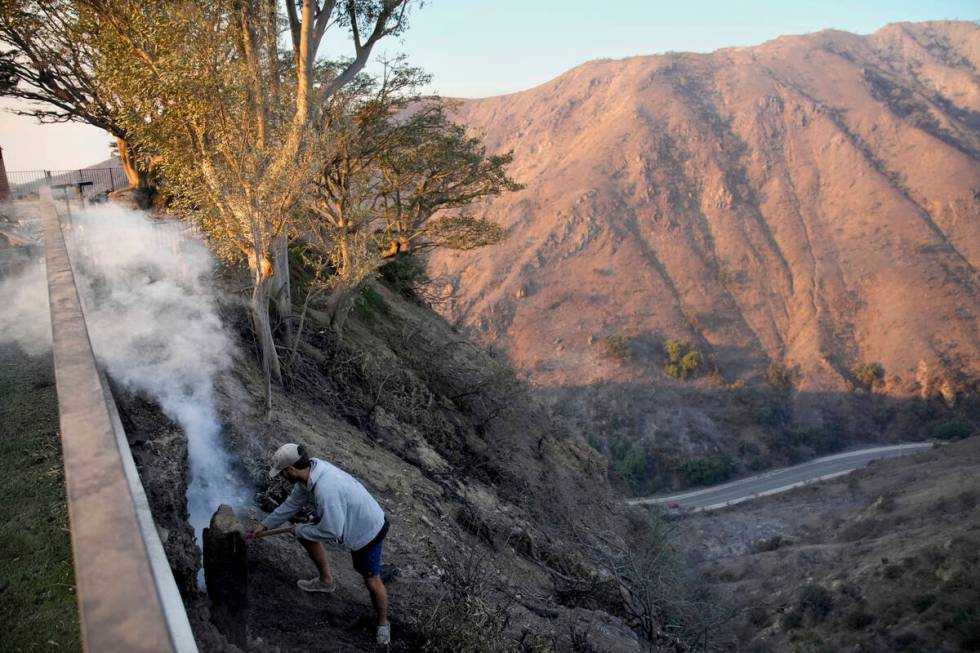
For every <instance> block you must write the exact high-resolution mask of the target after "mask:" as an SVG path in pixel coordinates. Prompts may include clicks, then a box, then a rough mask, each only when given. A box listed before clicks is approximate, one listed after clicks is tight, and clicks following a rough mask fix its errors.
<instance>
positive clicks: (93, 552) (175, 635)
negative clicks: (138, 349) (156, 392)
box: [41, 189, 197, 653]
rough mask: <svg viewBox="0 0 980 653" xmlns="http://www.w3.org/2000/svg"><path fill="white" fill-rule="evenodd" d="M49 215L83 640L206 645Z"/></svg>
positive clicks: (168, 647) (113, 645)
mask: <svg viewBox="0 0 980 653" xmlns="http://www.w3.org/2000/svg"><path fill="white" fill-rule="evenodd" d="M41 193H42V195H41V220H42V223H43V225H44V243H45V245H44V250H45V260H46V263H47V275H48V295H49V298H50V303H51V330H52V340H53V345H52V346H53V352H54V369H55V380H56V383H57V388H58V410H59V413H60V421H61V444H62V452H63V456H64V466H65V485H66V490H67V498H68V515H69V519H70V523H71V540H72V551H73V557H74V565H75V583H76V587H77V596H78V609H79V617H80V622H81V627H82V641H83V645H84V647H85V649H86V650H87V651H92V652H93V653H95V652H98V653H102V652H103V651H126V652H141V651H179V652H181V653H183V652H192V651H197V647H196V645H195V643H194V637H193V634H192V633H191V629H190V624H189V623H188V620H187V614H186V612H185V611H184V605H183V602H182V601H181V600H180V595H179V594H178V592H177V587H176V584H175V583H174V579H173V575H172V573H171V571H170V567H169V565H168V564H167V560H166V556H164V555H163V547H162V546H161V544H160V540H159V537H158V536H157V533H156V528H155V526H153V521H152V517H151V516H150V509H149V506H148V505H147V502H146V497H145V495H144V493H143V487H142V485H141V484H140V481H139V477H138V476H137V475H136V468H135V466H134V465H133V461H132V456H131V454H130V452H129V447H128V445H127V444H126V437H125V434H124V433H122V425H121V424H120V423H119V420H118V416H117V415H116V413H115V403H114V402H113V400H112V397H111V395H110V394H109V393H108V390H107V388H105V386H104V382H103V380H102V378H101V374H100V371H99V368H98V365H97V363H96V360H95V355H94V354H93V352H92V345H91V342H90V340H89V334H88V330H87V328H86V325H85V317H84V315H83V312H82V306H81V302H80V299H79V296H78V291H77V289H76V287H75V277H74V274H73V272H72V268H71V261H70V259H69V256H68V250H67V248H66V246H65V239H64V234H63V232H62V229H61V222H60V220H59V217H58V213H57V209H56V207H55V205H54V203H53V202H52V201H51V195H50V190H48V189H42V191H41Z"/></svg>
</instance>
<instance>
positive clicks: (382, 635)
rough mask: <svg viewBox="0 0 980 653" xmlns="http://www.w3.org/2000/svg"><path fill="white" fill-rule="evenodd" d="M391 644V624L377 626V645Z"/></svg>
mask: <svg viewBox="0 0 980 653" xmlns="http://www.w3.org/2000/svg"><path fill="white" fill-rule="evenodd" d="M389 644H391V624H385V625H384V626H378V646H388V645H389Z"/></svg>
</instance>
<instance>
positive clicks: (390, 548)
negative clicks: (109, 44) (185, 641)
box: [113, 280, 713, 653]
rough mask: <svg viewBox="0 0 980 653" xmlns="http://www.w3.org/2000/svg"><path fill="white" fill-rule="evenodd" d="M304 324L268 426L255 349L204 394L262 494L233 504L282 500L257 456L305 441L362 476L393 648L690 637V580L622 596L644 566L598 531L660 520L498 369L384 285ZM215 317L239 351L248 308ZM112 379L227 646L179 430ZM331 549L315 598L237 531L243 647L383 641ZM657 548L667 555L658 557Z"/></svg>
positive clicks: (623, 540)
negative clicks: (616, 485)
mask: <svg viewBox="0 0 980 653" xmlns="http://www.w3.org/2000/svg"><path fill="white" fill-rule="evenodd" d="M238 283H240V280H236V281H234V282H231V283H229V284H228V285H229V287H238ZM308 318H309V319H310V320H311V321H310V322H307V325H308V330H307V331H306V334H307V336H308V339H309V342H308V343H307V344H304V345H303V346H302V348H301V349H300V351H299V352H298V353H297V355H296V357H295V358H292V359H291V362H290V365H289V367H288V368H287V369H288V372H289V373H288V376H287V378H288V379H289V382H288V384H287V388H285V389H278V388H277V390H276V392H275V396H274V408H275V412H274V414H273V416H272V419H271V420H270V421H267V420H266V419H265V416H264V414H263V411H262V409H261V406H262V396H263V384H262V381H261V372H260V370H259V369H258V367H257V365H256V364H255V361H254V359H253V357H252V356H250V355H248V354H246V353H242V354H240V355H239V356H238V357H237V359H236V363H235V366H234V370H233V372H232V373H231V374H228V375H226V376H225V378H223V379H221V381H220V383H219V387H218V388H217V389H216V399H217V403H218V405H219V410H220V414H221V420H222V422H223V429H224V437H225V439H226V441H227V442H228V443H229V446H230V447H231V448H232V449H233V450H234V452H235V456H236V458H237V462H236V473H238V474H239V475H240V476H241V477H242V479H243V480H244V481H245V482H246V483H248V484H249V485H251V486H252V487H253V488H255V491H256V500H255V504H254V505H251V506H245V507H243V509H242V510H241V518H242V520H243V521H244V522H245V523H246V527H248V526H250V525H251V524H252V523H254V522H253V521H252V520H253V519H260V518H261V517H262V516H263V514H264V513H263V511H270V510H272V509H273V508H274V507H275V506H276V505H277V504H278V502H279V501H281V500H282V499H284V498H285V496H286V493H287V492H288V488H287V487H285V486H286V484H285V483H284V482H283V481H280V480H276V481H274V482H272V483H270V482H269V480H268V479H267V477H266V472H267V469H268V464H269V458H270V455H271V452H273V451H274V450H275V449H276V448H277V447H278V446H279V445H280V444H282V443H284V442H287V441H292V442H298V443H301V444H305V445H306V446H307V447H308V448H309V449H310V451H311V452H312V453H313V454H314V455H315V456H318V457H322V458H325V459H326V460H329V461H331V462H333V463H335V464H337V465H339V466H340V467H341V468H343V469H345V470H347V471H349V472H350V473H352V474H354V475H355V476H356V477H357V478H359V479H361V480H362V482H364V484H365V485H366V486H367V487H368V489H369V490H370V491H371V492H372V494H373V495H374V496H375V497H376V498H377V499H378V501H379V502H380V503H381V505H382V507H383V508H384V509H385V511H386V512H387V513H388V515H389V517H390V520H391V522H392V528H391V531H390V533H389V535H388V537H387V539H386V541H385V547H384V557H383V563H384V567H383V568H382V577H383V578H384V579H385V580H386V583H387V584H388V586H389V596H390V599H391V613H390V614H391V619H392V623H393V645H392V648H391V650H392V651H418V650H425V651H434V652H438V651H446V652H448V651H473V652H474V653H478V652H482V651H486V652H488V653H489V652H496V651H541V652H544V651H568V650H580V651H622V652H631V653H641V652H642V651H647V650H655V651H661V650H663V651H675V650H677V651H681V650H688V649H687V647H686V646H685V645H683V644H682V643H681V642H680V640H679V639H678V638H677V634H678V633H679V634H680V636H681V637H683V636H684V633H686V632H688V631H687V630H685V628H688V627H689V626H690V627H692V629H691V630H690V632H692V633H693V632H695V629H696V624H697V623H698V619H699V615H695V614H692V611H691V610H690V608H688V607H685V606H686V605H687V603H686V599H683V598H680V597H683V596H684V593H683V592H681V591H672V592H671V593H670V596H666V595H664V596H663V597H662V599H663V600H664V601H665V603H663V604H660V603H658V604H657V605H656V606H651V610H653V609H654V608H655V609H656V612H647V613H644V612H642V611H640V610H639V609H637V608H632V607H630V606H631V605H632V603H630V600H631V599H630V596H631V591H635V590H631V589H630V585H629V583H631V582H632V583H635V582H638V581H639V578H637V577H634V578H632V580H630V579H629V578H628V577H627V576H622V578H621V574H619V572H617V569H616V567H615V562H616V560H615V559H614V558H613V557H612V556H609V555H607V554H606V553H603V554H602V555H599V554H598V553H599V543H600V542H601V543H605V545H606V547H608V546H610V545H611V544H612V545H615V546H620V547H623V551H636V550H638V549H637V547H639V550H642V549H643V548H644V547H645V546H646V544H645V543H646V542H654V541H660V540H655V539H654V538H653V537H652V536H651V532H652V531H653V530H655V526H654V525H651V522H648V521H647V520H645V518H644V515H643V514H642V513H640V512H636V511H634V512H632V513H627V512H626V511H625V510H624V509H623V507H622V505H621V503H620V501H619V499H617V498H616V497H614V496H613V495H612V494H611V493H610V491H609V486H608V483H607V482H606V479H605V474H604V469H605V463H604V461H603V460H602V459H601V458H600V457H599V456H598V455H597V454H596V452H595V451H593V450H592V449H590V448H589V447H588V445H586V444H585V442H584V441H583V440H582V438H581V437H580V436H575V435H573V434H570V433H568V432H563V431H561V430H560V429H557V428H555V425H553V424H552V423H551V422H550V421H549V419H548V418H547V415H546V413H545V412H544V411H543V410H542V409H541V407H540V406H538V405H537V404H536V403H535V402H534V401H532V400H531V398H530V397H529V395H528V393H527V392H526V389H525V388H524V386H523V385H522V384H521V383H520V382H519V381H518V380H517V379H516V377H515V376H514V374H513V372H512V371H511V370H510V369H509V368H507V367H506V365H504V364H503V363H502V362H501V361H499V360H496V359H494V358H492V357H490V356H489V355H488V354H487V353H486V352H485V351H483V350H481V349H479V348H478V347H476V346H474V345H472V344H471V343H470V342H468V341H467V340H466V339H465V338H463V337H462V336H460V335H459V334H458V333H457V332H455V331H454V330H452V329H451V328H450V327H449V325H447V324H446V323H445V321H444V320H442V318H440V317H439V316H438V315H436V314H435V313H434V312H432V311H431V310H430V309H428V308H425V307H423V306H421V305H419V304H417V303H415V302H413V301H410V300H408V299H406V297H404V296H403V295H402V294H401V293H400V292H398V291H393V290H392V289H391V288H389V287H387V286H385V285H383V284H372V285H370V286H368V287H367V288H366V289H365V290H364V291H363V292H362V293H361V294H360V295H359V296H358V298H357V300H356V301H355V307H354V310H353V313H352V316H351V318H350V320H349V321H348V324H347V326H346V328H345V332H344V335H343V337H342V338H338V337H336V336H335V335H334V333H333V331H332V330H331V329H330V328H329V327H328V326H327V324H328V323H329V320H328V319H327V318H326V317H325V316H319V315H318V314H317V313H316V312H315V311H313V312H312V313H310V314H309V315H308ZM223 320H224V322H225V323H226V325H227V326H228V327H229V328H232V329H238V330H239V334H240V336H241V340H240V345H241V347H242V349H243V350H247V349H248V347H250V346H251V343H252V340H251V333H250V330H249V326H248V318H247V314H246V312H245V310H244V307H243V306H241V305H239V304H237V303H235V302H231V303H228V304H227V305H226V306H225V307H224V315H223ZM321 320H322V321H321ZM113 393H114V395H115V396H116V399H117V402H118V404H119V407H120V413H121V417H122V420H123V423H124V426H125V428H126V433H127V436H128V438H129V440H130V443H131V447H132V450H133V454H134V457H135V459H136V461H137V466H138V468H139V470H140V474H141V478H142V481H143V484H144V486H145V487H146V489H147V494H148V497H149V500H150V503H151V507H152V509H153V513H154V519H155V521H156V523H157V525H158V528H159V529H160V533H161V537H162V539H163V542H164V548H165V549H166V551H167V555H168V558H169V560H170V564H171V567H172V568H173V570H174V573H175V576H176V578H177V581H178V585H179V586H180V589H181V593H182V595H183V596H184V600H185V603H186V605H187V607H188V611H189V613H190V615H191V621H192V626H193V628H194V632H195V635H196V637H197V640H198V644H199V646H200V647H201V650H202V651H231V652H233V651H237V650H239V648H238V647H236V646H235V645H233V644H232V643H230V642H229V641H228V639H226V637H225V634H224V633H223V632H222V631H221V630H220V629H218V628H216V627H215V626H214V624H213V623H212V621H211V618H210V606H211V604H210V601H209V599H208V597H207V596H206V595H205V594H202V593H201V592H200V591H199V589H198V586H197V570H198V568H199V555H200V551H199V549H198V548H197V547H196V546H195V544H194V539H193V531H192V530H191V528H190V526H189V524H188V521H187V503H186V498H185V492H186V488H187V481H188V474H189V471H188V467H187V441H186V437H185V436H184V434H183V433H182V432H181V431H180V429H179V427H177V426H176V425H175V424H173V423H172V422H170V420H168V419H167V418H166V417H165V416H164V415H163V414H162V413H161V412H160V410H159V408H158V407H157V406H156V405H155V404H153V403H152V402H149V401H147V400H145V399H144V398H143V397H141V396H140V395H134V394H133V393H131V392H128V391H127V390H126V389H125V388H122V387H118V386H114V387H113ZM215 508H217V506H215ZM602 551H606V552H607V551H609V549H608V548H605V549H602ZM330 556H331V565H332V568H333V569H334V571H335V574H336V577H337V579H338V585H339V588H338V590H337V592H336V593H335V594H330V595H316V596H310V595H308V594H305V593H303V592H301V591H300V590H299V589H297V587H296V580H297V579H299V578H305V577H308V576H309V575H310V573H311V571H312V569H313V568H312V566H311V563H310V562H309V560H308V559H307V558H306V555H305V553H304V552H303V551H302V549H301V547H300V546H299V544H298V543H297V542H296V540H295V539H294V538H292V537H277V538H268V539H265V540H259V541H256V542H254V543H250V544H249V545H248V559H249V590H248V602H249V610H248V616H247V633H248V634H247V639H246V640H245V644H246V645H247V648H248V650H251V651H270V652H271V651H283V652H285V651H309V650H338V651H339V650H343V651H373V650H377V649H376V647H375V645H374V643H373V626H372V618H373V611H372V609H371V606H370V602H369V600H368V595H367V593H366V592H365V591H364V589H363V584H362V581H361V579H360V578H359V576H358V575H357V574H356V573H355V572H354V571H353V570H352V569H351V568H350V562H349V555H348V554H345V553H342V552H336V551H335V552H332V553H331V554H330ZM664 560H665V557H664V550H663V549H661V550H659V551H658V557H657V560H656V564H655V565H654V567H651V568H657V569H662V568H664V567H663V561H664ZM610 570H611V571H610ZM679 573H686V572H680V571H679ZM684 587H685V588H691V589H692V590H693V589H694V588H695V587H697V585H696V584H693V583H686V584H685V586H684ZM658 591H661V590H660V589H658ZM658 596H660V595H659V594H658ZM673 602H676V604H677V605H678V606H679V607H678V609H677V610H674V609H673V607H671V606H672V605H673V604H674V603H673ZM691 605H695V604H691ZM711 605H713V604H711ZM704 611H705V612H706V613H710V611H711V606H710V605H709V606H706V607H705V608H704ZM638 614H640V615H643V614H645V615H646V617H647V618H646V621H645V622H642V623H641V621H640V620H639V617H638V616H636V615H638ZM668 620H670V623H671V624H672V626H671V633H672V634H671V635H666V634H664V632H663V627H664V625H665V623H667V621H668ZM649 647H652V648H649Z"/></svg>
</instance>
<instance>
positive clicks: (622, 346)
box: [605, 333, 631, 361]
mask: <svg viewBox="0 0 980 653" xmlns="http://www.w3.org/2000/svg"><path fill="white" fill-rule="evenodd" d="M630 353H631V352H630V338H629V336H626V335H623V334H622V333H614V334H612V335H611V336H607V337H606V340H605V354H606V358H611V359H613V360H617V361H625V360H629V357H630Z"/></svg>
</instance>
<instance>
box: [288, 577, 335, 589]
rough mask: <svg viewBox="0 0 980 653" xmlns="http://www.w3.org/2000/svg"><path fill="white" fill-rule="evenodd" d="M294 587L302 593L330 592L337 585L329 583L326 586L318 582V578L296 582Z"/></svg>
mask: <svg viewBox="0 0 980 653" xmlns="http://www.w3.org/2000/svg"><path fill="white" fill-rule="evenodd" d="M296 585H297V586H298V587H299V588H300V589H301V590H303V591H304V592H328V593H329V592H332V591H334V590H335V589H337V583H336V582H334V583H330V584H329V585H326V584H324V583H322V582H320V577H319V576H317V577H316V578H311V579H309V580H298V581H296Z"/></svg>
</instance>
